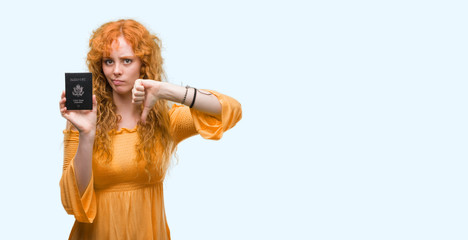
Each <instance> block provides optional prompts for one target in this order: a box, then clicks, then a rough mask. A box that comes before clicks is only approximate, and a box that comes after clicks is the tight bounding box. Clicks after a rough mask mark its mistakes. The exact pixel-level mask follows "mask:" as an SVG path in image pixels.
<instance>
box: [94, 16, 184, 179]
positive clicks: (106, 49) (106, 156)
mask: <svg viewBox="0 0 468 240" xmlns="http://www.w3.org/2000/svg"><path fill="white" fill-rule="evenodd" d="M120 36H123V37H124V38H125V40H127V42H128V43H129V44H130V45H131V46H132V49H133V52H134V53H135V55H136V56H138V57H139V58H140V60H141V63H142V66H141V70H140V78H142V79H153V80H155V81H163V80H164V79H165V73H164V70H163V58H162V56H161V41H160V40H159V38H158V37H156V36H155V35H153V34H151V33H149V32H148V30H147V29H146V28H145V27H144V26H143V25H142V24H140V23H138V22H136V21H134V20H118V21H115V22H108V23H105V24H103V25H102V26H101V27H99V28H98V29H96V30H95V31H94V32H93V34H92V36H91V38H90V40H89V47H90V50H89V52H88V55H87V64H88V68H89V71H90V72H91V73H92V74H93V79H94V81H93V90H94V94H95V95H96V99H97V102H98V104H97V127H96V137H95V141H94V149H93V152H94V154H93V158H96V159H99V161H104V163H109V162H110V161H112V135H113V134H115V131H116V130H117V129H118V122H119V121H120V120H121V118H122V117H121V116H120V115H118V114H117V113H116V106H115V104H114V102H113V97H112V88H111V86H110V85H109V83H108V81H107V80H106V77H105V76H104V73H103V71H102V59H103V57H105V56H108V55H109V54H110V51H111V50H112V43H113V42H114V41H116V40H117V38H118V37H120ZM169 127H170V119H169V106H168V103H167V101H166V100H159V101H158V102H157V103H156V104H155V105H154V107H153V109H152V110H151V111H150V113H149V114H148V117H147V120H146V124H143V123H141V122H138V126H137V132H138V137H139V142H138V144H137V145H136V151H137V159H138V160H146V168H145V170H146V172H147V174H148V178H149V181H150V180H151V179H153V180H155V181H162V180H163V179H164V176H165V173H166V171H167V169H168V167H169V165H170V159H171V155H172V153H173V151H174V148H175V147H174V141H173V138H172V136H171V134H170V130H169ZM154 170H155V171H156V176H154V175H153V174H152V173H151V172H154ZM153 177H156V178H153Z"/></svg>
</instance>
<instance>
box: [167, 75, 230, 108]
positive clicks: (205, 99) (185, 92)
mask: <svg viewBox="0 0 468 240" xmlns="http://www.w3.org/2000/svg"><path fill="white" fill-rule="evenodd" d="M159 91H160V92H159V95H160V97H161V98H163V99H166V100H169V101H173V102H177V103H182V104H184V105H187V106H191V105H192V102H193V106H192V107H193V108H194V109H197V110H200V111H202V112H206V113H208V114H211V115H215V116H216V115H220V114H221V103H220V102H219V100H218V98H217V97H216V96H215V95H213V94H211V93H209V92H206V91H203V90H197V92H196V96H195V89H194V88H192V87H190V88H186V87H182V86H178V85H174V84H171V83H167V82H163V83H162V85H161V88H160V90H159ZM184 98H185V99H184ZM194 98H195V101H194Z"/></svg>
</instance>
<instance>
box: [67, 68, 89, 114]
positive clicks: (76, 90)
mask: <svg viewBox="0 0 468 240" xmlns="http://www.w3.org/2000/svg"><path fill="white" fill-rule="evenodd" d="M65 97H66V99H67V100H66V102H65V106H66V107H67V110H92V109H93V75H92V74H91V73H90V72H82V73H65Z"/></svg>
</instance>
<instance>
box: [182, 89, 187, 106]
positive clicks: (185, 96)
mask: <svg viewBox="0 0 468 240" xmlns="http://www.w3.org/2000/svg"><path fill="white" fill-rule="evenodd" d="M187 92H188V86H185V95H184V99H182V102H181V104H184V102H185V99H186V98H187Z"/></svg>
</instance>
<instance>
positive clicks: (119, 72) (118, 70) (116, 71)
mask: <svg viewBox="0 0 468 240" xmlns="http://www.w3.org/2000/svg"><path fill="white" fill-rule="evenodd" d="M113 73H114V75H115V76H120V75H122V66H120V64H119V63H116V64H115V65H114V72H113Z"/></svg>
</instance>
